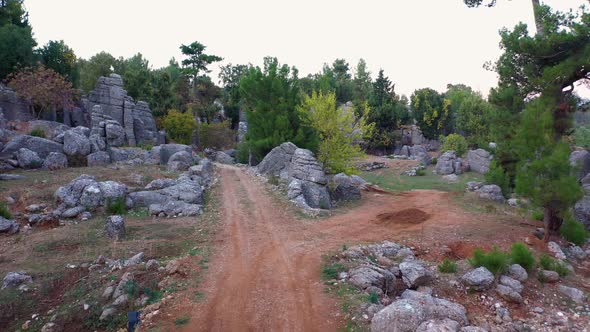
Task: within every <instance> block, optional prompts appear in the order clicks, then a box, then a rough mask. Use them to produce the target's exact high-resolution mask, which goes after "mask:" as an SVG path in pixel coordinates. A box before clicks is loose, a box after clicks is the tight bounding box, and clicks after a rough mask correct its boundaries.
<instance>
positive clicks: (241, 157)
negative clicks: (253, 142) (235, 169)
mask: <svg viewBox="0 0 590 332" xmlns="http://www.w3.org/2000/svg"><path fill="white" fill-rule="evenodd" d="M237 150H238V151H237V152H236V161H237V162H238V163H240V164H246V165H248V163H249V161H250V160H249V159H250V147H249V146H248V144H247V143H245V142H244V143H240V145H238V149H237Z"/></svg>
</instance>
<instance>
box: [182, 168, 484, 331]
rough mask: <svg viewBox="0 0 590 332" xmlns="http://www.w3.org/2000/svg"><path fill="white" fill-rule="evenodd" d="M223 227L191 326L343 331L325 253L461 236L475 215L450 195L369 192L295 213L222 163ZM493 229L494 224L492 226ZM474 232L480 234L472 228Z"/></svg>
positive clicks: (239, 171) (194, 328)
mask: <svg viewBox="0 0 590 332" xmlns="http://www.w3.org/2000/svg"><path fill="white" fill-rule="evenodd" d="M220 173H221V174H220V175H221V190H222V192H223V199H222V208H221V210H222V221H223V225H222V227H223V231H222V232H221V234H220V237H219V240H218V243H219V245H218V246H217V247H216V248H215V253H216V254H215V255H214V256H213V257H212V259H211V264H210V265H211V267H210V269H209V271H208V272H207V274H206V277H205V280H204V282H203V284H202V290H203V291H204V292H205V299H204V301H203V302H202V303H199V304H196V305H195V306H194V309H193V312H192V313H191V314H190V316H191V318H190V322H189V324H188V325H187V326H185V327H184V328H183V329H182V330H183V331H335V330H338V329H339V328H340V327H342V324H343V321H342V319H341V318H340V317H339V308H338V306H337V304H336V303H335V301H334V300H333V299H331V298H329V296H328V295H326V294H324V292H323V288H322V284H321V281H320V267H321V256H322V254H325V253H328V252H329V251H331V250H337V249H338V248H340V247H341V246H342V245H343V244H357V243H360V242H364V241H380V240H384V239H397V238H401V237H408V236H410V235H411V236H412V238H413V239H416V238H423V239H425V240H427V241H430V240H428V239H442V238H443V237H444V235H443V234H447V235H449V236H453V237H454V236H457V237H460V233H462V232H469V229H470V228H473V227H477V225H474V226H467V227H466V225H469V224H474V222H473V215H469V214H467V213H465V212H464V211H463V210H462V209H460V208H457V207H456V206H455V205H454V204H451V201H450V198H449V194H446V193H442V192H437V191H419V192H410V193H406V194H402V195H398V196H391V195H380V194H372V193H366V194H364V196H365V197H364V198H363V201H362V203H361V205H360V206H358V207H356V208H353V209H351V210H350V211H348V212H346V213H342V214H339V215H336V216H333V217H331V218H328V219H324V220H319V221H318V220H305V219H297V218H293V217H292V216H290V215H289V212H288V211H287V210H286V209H284V207H283V208H282V207H281V206H280V205H281V204H278V203H276V202H273V200H272V198H271V197H270V196H269V194H268V193H267V192H266V190H265V188H264V187H263V185H262V184H261V183H260V182H259V181H258V180H257V179H255V178H253V177H252V176H250V175H249V174H247V173H245V172H244V171H243V170H242V169H239V168H237V167H232V166H222V167H221V168H220ZM491 231H492V232H493V230H491ZM470 235H472V234H470Z"/></svg>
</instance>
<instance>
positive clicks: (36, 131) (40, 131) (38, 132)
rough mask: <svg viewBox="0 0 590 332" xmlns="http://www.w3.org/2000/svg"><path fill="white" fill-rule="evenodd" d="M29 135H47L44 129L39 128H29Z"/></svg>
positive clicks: (44, 136)
mask: <svg viewBox="0 0 590 332" xmlns="http://www.w3.org/2000/svg"><path fill="white" fill-rule="evenodd" d="M29 135H30V136H35V137H41V138H47V135H45V131H43V129H41V128H35V129H33V130H31V132H30V133H29Z"/></svg>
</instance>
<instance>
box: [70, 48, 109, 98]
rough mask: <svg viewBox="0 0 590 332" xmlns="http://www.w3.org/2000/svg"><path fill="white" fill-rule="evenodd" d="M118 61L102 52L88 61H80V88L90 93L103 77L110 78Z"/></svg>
mask: <svg viewBox="0 0 590 332" xmlns="http://www.w3.org/2000/svg"><path fill="white" fill-rule="evenodd" d="M116 62H117V60H116V59H115V57H113V56H112V55H110V54H109V53H107V52H100V53H98V54H96V55H94V56H93V57H91V58H90V59H88V60H84V59H80V61H79V62H78V63H79V66H80V88H82V90H84V91H85V92H90V91H91V90H92V89H94V86H95V85H96V80H98V78H99V77H101V76H109V75H110V74H111V73H112V72H113V71H112V69H111V68H114V67H115V66H116Z"/></svg>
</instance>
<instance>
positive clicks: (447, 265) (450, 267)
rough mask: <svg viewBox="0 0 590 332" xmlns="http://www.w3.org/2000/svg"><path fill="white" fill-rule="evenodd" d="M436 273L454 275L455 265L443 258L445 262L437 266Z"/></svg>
mask: <svg viewBox="0 0 590 332" xmlns="http://www.w3.org/2000/svg"><path fill="white" fill-rule="evenodd" d="M438 271H440V272H441V273H455V272H457V263H455V262H453V261H451V260H450V259H448V258H445V260H444V261H442V263H440V264H439V265H438Z"/></svg>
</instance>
